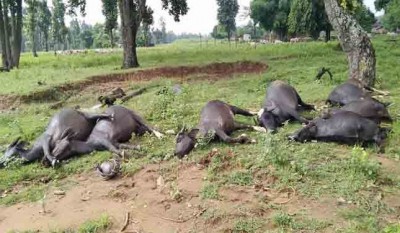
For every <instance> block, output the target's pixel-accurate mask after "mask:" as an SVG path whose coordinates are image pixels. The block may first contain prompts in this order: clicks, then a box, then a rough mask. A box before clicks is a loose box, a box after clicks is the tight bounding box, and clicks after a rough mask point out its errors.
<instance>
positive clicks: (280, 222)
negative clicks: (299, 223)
mask: <svg viewBox="0 0 400 233" xmlns="http://www.w3.org/2000/svg"><path fill="white" fill-rule="evenodd" d="M272 221H273V223H274V224H275V225H276V226H278V227H282V228H287V227H290V226H292V224H293V223H294V219H293V218H292V217H291V216H289V215H288V214H286V213H278V214H275V215H274V216H273V218H272Z"/></svg>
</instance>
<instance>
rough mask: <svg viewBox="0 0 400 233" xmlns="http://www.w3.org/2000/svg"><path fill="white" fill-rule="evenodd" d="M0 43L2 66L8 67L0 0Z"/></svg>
mask: <svg viewBox="0 0 400 233" xmlns="http://www.w3.org/2000/svg"><path fill="white" fill-rule="evenodd" d="M0 43H1V61H2V66H3V68H8V64H9V63H8V61H7V59H8V58H7V52H6V51H7V49H6V48H7V47H6V38H5V30H4V17H3V6H2V3H1V0H0Z"/></svg>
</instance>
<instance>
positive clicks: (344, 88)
mask: <svg viewBox="0 0 400 233" xmlns="http://www.w3.org/2000/svg"><path fill="white" fill-rule="evenodd" d="M372 91H378V90H376V89H373V88H369V87H366V86H364V85H362V84H360V83H359V82H358V81H357V80H354V79H349V80H347V81H346V82H345V83H343V84H341V85H339V86H337V87H335V88H334V89H333V91H332V92H331V93H330V94H329V96H328V99H327V100H326V103H327V104H331V105H339V106H344V105H346V104H349V103H351V102H353V101H357V100H373V101H376V102H378V103H381V102H380V101H378V100H376V99H374V98H373V97H372V95H371V92H372ZM378 92H382V91H378ZM381 104H383V105H384V106H387V105H389V103H381Z"/></svg>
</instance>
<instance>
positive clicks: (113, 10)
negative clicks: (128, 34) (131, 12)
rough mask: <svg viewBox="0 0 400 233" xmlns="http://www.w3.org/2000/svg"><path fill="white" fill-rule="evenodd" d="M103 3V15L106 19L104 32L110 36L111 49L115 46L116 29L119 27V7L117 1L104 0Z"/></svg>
mask: <svg viewBox="0 0 400 233" xmlns="http://www.w3.org/2000/svg"><path fill="white" fill-rule="evenodd" d="M102 2H103V9H102V12H103V15H104V16H105V18H106V22H105V24H104V31H105V32H106V33H107V34H108V36H109V38H110V44H111V47H113V46H114V35H113V32H114V29H115V28H117V27H118V22H117V20H118V6H117V1H115V0H102Z"/></svg>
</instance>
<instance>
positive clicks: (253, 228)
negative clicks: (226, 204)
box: [233, 218, 263, 233]
mask: <svg viewBox="0 0 400 233" xmlns="http://www.w3.org/2000/svg"><path fill="white" fill-rule="evenodd" d="M262 226H263V220H260V219H254V218H250V219H244V218H241V219H239V220H237V221H236V222H235V225H234V227H233V232H235V233H253V232H257V230H259V229H260V228H261V227H262Z"/></svg>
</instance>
